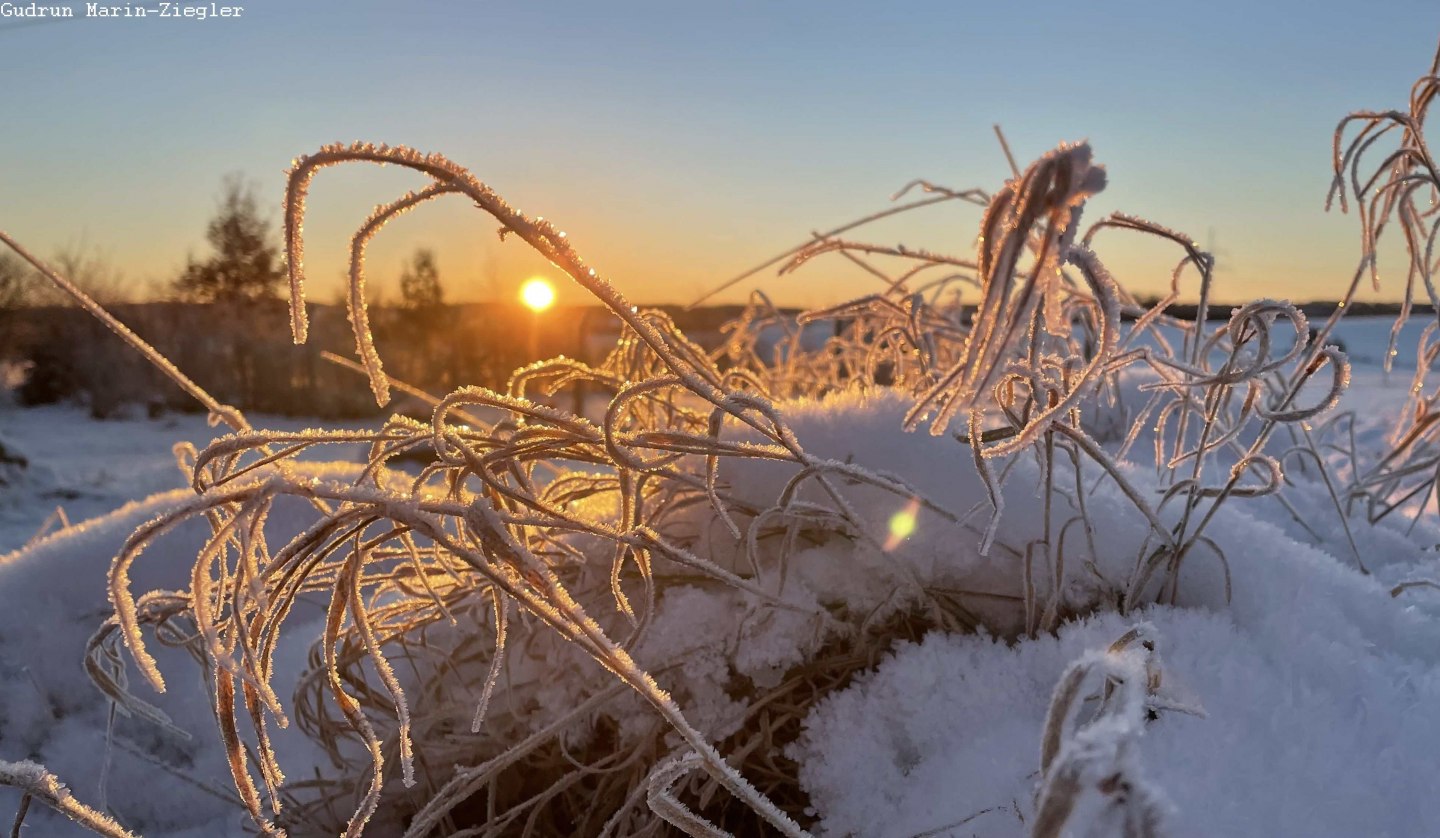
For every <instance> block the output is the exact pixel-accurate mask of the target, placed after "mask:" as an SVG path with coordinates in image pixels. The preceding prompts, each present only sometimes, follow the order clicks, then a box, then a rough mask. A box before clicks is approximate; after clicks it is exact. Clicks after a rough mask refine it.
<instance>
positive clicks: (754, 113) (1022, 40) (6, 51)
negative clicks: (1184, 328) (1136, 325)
mask: <svg viewBox="0 0 1440 838" xmlns="http://www.w3.org/2000/svg"><path fill="white" fill-rule="evenodd" d="M242 2H243V0H242ZM71 5H73V6H74V8H75V9H76V11H77V14H83V9H84V4H83V3H78V2H77V3H73V4H71ZM243 5H244V6H245V12H244V15H243V17H242V18H240V19H239V20H209V21H204V22H200V21H193V20H169V19H154V18H149V19H143V20H142V19H118V20H105V19H89V20H86V19H80V18H76V19H73V20H69V21H62V22H54V23H48V24H34V23H30V22H26V21H20V20H17V19H15V18H8V19H0V83H3V87H0V90H3V93H0V103H3V108H0V228H3V229H5V230H7V231H8V232H10V233H12V234H13V235H15V236H17V237H18V238H19V239H20V240H21V241H23V242H26V243H28V244H29V245H30V246H31V247H32V248H34V249H37V250H38V251H40V252H41V253H45V254H50V253H54V252H55V251H56V249H57V248H60V247H64V246H66V245H74V244H76V243H83V244H84V245H85V246H86V247H89V248H91V249H93V250H95V251H97V252H99V253H101V254H103V255H104V256H105V257H106V258H108V259H110V260H111V261H112V262H113V263H114V264H115V265H116V266H117V267H118V268H119V269H120V270H121V271H123V273H124V276H125V277H126V280H127V288H129V289H130V293H132V294H134V295H137V296H143V295H145V294H147V293H151V292H152V291H153V289H155V288H157V287H160V286H162V285H163V284H164V283H167V282H168V281H169V280H170V279H171V278H172V277H173V276H174V275H175V274H176V273H177V272H178V271H179V269H180V268H181V267H182V266H183V264H184V262H185V259H186V257H187V255H191V254H193V255H196V256H200V255H203V254H204V253H205V246H204V239H203V236H204V227H205V223H206V220H207V219H208V218H209V217H210V215H211V214H212V213H213V210H214V208H215V203H216V199H217V196H218V193H219V190H220V185H221V182H222V179H223V177H224V176H225V175H226V174H227V173H232V172H239V173H242V174H243V175H245V176H246V177H249V178H251V179H253V180H254V181H255V183H256V185H257V187H258V189H259V190H260V195H261V197H262V199H263V200H264V202H265V205H266V206H267V208H270V207H273V214H274V220H275V222H276V226H277V229H278V224H279V199H280V195H281V192H282V187H283V182H284V171H285V169H286V168H287V167H288V165H289V163H290V161H291V159H292V158H294V157H296V156H298V155H301V154H305V153H308V152H311V151H313V150H315V149H316V148H318V147H319V146H320V145H322V144H324V143H327V142H334V141H337V140H345V141H350V140H356V139H363V140H369V141H373V142H377V143H378V142H386V143H391V144H405V145H410V146H414V147H417V148H419V149H422V150H426V151H439V152H442V153H444V154H446V155H447V156H449V157H450V158H451V159H453V160H455V161H457V162H459V163H461V164H463V165H466V166H468V167H469V168H471V169H472V171H474V172H475V174H476V175H477V176H478V177H479V178H480V179H481V180H483V181H486V182H487V183H489V184H490V185H492V186H493V187H495V188H496V189H497V190H498V191H499V192H500V193H501V194H502V195H504V196H505V197H506V198H507V199H508V200H509V201H510V202H511V203H512V204H514V205H515V206H518V207H520V208H522V209H524V210H525V211H526V212H527V213H530V214H540V215H544V216H546V217H548V218H551V219H553V220H555V221H557V222H559V223H560V225H561V227H562V228H563V229H566V230H567V231H568V233H569V235H570V239H571V241H572V242H574V243H575V245H576V246H577V248H578V249H579V250H580V251H581V252H582V254H584V255H585V256H586V257H587V259H588V260H589V261H590V263H591V264H593V265H596V266H597V267H598V268H599V269H600V270H601V272H602V273H603V274H604V275H606V276H608V277H609V278H610V279H611V280H612V281H613V282H615V283H616V284H617V285H618V286H620V288H621V289H622V290H623V291H624V292H625V293H626V294H627V295H629V296H630V297H631V298H632V299H634V300H637V301H640V302H688V301H689V300H691V299H693V298H695V297H696V296H698V295H699V293H700V292H702V291H703V290H705V289H707V288H710V287H712V286H714V285H715V284H717V283H719V282H721V281H723V280H724V279H726V278H728V277H729V276H732V275H734V274H736V273H738V272H739V271H741V270H743V269H745V268H747V267H750V266H751V265H753V264H754V263H756V262H759V261H762V260H763V259H765V258H766V257H768V256H771V255H773V254H774V253H776V252H778V251H780V250H782V249H784V248H786V247H788V246H790V245H792V244H795V243H797V242H799V241H802V240H804V239H805V238H807V237H808V235H809V231H811V230H815V229H823V228H828V227H832V226H835V225H838V224H840V223H843V222H845V221H848V220H850V219H851V218H854V217H857V216H860V215H864V214H867V213H869V212H872V211H874V210H877V209H881V208H883V207H884V206H886V205H887V201H888V198H889V195H890V193H892V192H893V191H894V190H895V189H897V188H898V187H900V186H901V185H903V184H904V183H906V182H907V181H909V180H911V179H912V178H916V177H924V178H929V179H932V180H934V181H937V182H940V183H943V184H946V185H950V186H954V187H971V186H978V187H982V188H985V189H987V190H991V191H993V190H994V189H996V188H997V187H998V186H999V185H1000V184H1001V183H1002V182H1003V180H1004V179H1005V178H1006V177H1007V176H1008V168H1007V166H1006V164H1005V160H1004V157H1003V155H1002V154H1001V152H1000V149H999V147H998V144H997V143H996V141H995V138H994V135H993V134H992V132H991V124H992V123H1000V124H1002V125H1003V127H1004V129H1005V131H1006V133H1007V135H1008V136H1009V138H1010V142H1011V145H1012V147H1013V148H1014V150H1015V153H1016V155H1017V156H1018V157H1020V158H1022V160H1021V163H1022V165H1024V163H1025V162H1027V161H1028V160H1030V159H1033V158H1034V157H1035V156H1037V155H1039V154H1040V153H1043V152H1044V151H1046V150H1048V149H1049V148H1051V147H1053V146H1054V145H1055V144H1056V143H1057V142H1060V141H1062V140H1075V139H1082V138H1089V140H1090V141H1091V142H1092V144H1093V146H1094V150H1095V157H1096V159H1097V160H1098V161H1099V162H1101V163H1103V164H1105V165H1106V167H1107V169H1108V170H1109V181H1110V185H1109V188H1108V189H1107V190H1106V192H1105V193H1103V194H1102V195H1101V196H1100V197H1099V198H1098V199H1097V200H1096V201H1095V202H1094V204H1093V205H1092V208H1091V209H1090V211H1089V212H1088V213H1087V219H1088V220H1095V219H1097V218H1099V217H1100V216H1101V214H1102V213H1107V212H1110V211H1113V210H1124V211H1126V212H1130V213H1134V214H1138V215H1143V216H1146V217H1148V218H1151V219H1153V220H1155V221H1157V222H1159V223H1162V224H1165V225H1166V226H1169V227H1173V228H1177V229H1180V230H1182V231H1184V232H1186V233H1188V234H1190V235H1191V236H1193V237H1194V238H1196V239H1197V240H1199V241H1201V242H1202V243H1205V242H1210V241H1213V242H1214V243H1215V244H1216V245H1217V246H1218V250H1219V255H1220V261H1221V271H1220V272H1219V276H1218V284H1219V287H1218V294H1219V296H1220V297H1222V298H1225V299H1230V300H1236V299H1241V298H1245V299H1249V298H1251V297H1254V296H1288V297H1292V298H1295V299H1312V298H1334V297H1335V296H1337V295H1338V294H1339V293H1340V289H1341V288H1342V287H1343V285H1344V284H1345V283H1346V282H1347V281H1348V278H1349V276H1350V274H1351V272H1352V271H1353V269H1354V264H1355V259H1356V255H1357V244H1358V231H1357V228H1356V222H1355V220H1354V219H1353V218H1352V217H1347V216H1340V215H1339V214H1338V213H1332V214H1331V215H1328V216H1327V215H1326V214H1325V213H1324V212H1323V203H1324V197H1325V192H1326V189H1327V187H1328V185H1329V167H1330V148H1331V146H1330V142H1331V133H1332V132H1333V130H1334V127H1335V125H1336V123H1337V121H1338V120H1339V118H1340V117H1341V116H1343V115H1344V114H1345V113H1347V112H1348V111H1351V110H1356V109H1361V108H1389V107H1402V106H1403V105H1404V103H1405V101H1406V97H1407V95H1408V92H1409V88H1410V85H1411V83H1412V82H1413V81H1414V79H1415V78H1416V77H1417V76H1418V75H1420V74H1421V73H1422V72H1423V71H1425V70H1426V69H1427V68H1428V66H1429V62H1430V60H1431V57H1432V56H1433V54H1434V51H1435V45H1436V39H1437V36H1440V5H1437V4H1436V3H1435V2H1434V0H1412V1H1405V0H1397V1H1396V2H1376V3H1356V2H1354V0H1348V2H1330V0H1317V2H1273V3H1272V2H1257V0H1246V2H1229V1H1228V0H1219V2H1211V3H1187V4H1178V3H1177V4H1168V3H1160V2H1084V3H1079V2H1074V1H1073V0H1070V1H1069V2H1063V3H1052V2H1038V1H1037V0H1029V2H1016V3H1000V2H986V3H967V2H959V0H955V2H926V3H920V2H911V3H906V2H870V3H850V2H833V1H832V2H824V3H820V2H796V1H795V0H768V1H767V2H743V1H742V0H723V1H722V0H714V2H704V3H702V2H683V1H682V0H664V2H625V0H613V1H612V2H594V1H593V0H591V1H589V2H575V3H563V4H562V3H552V2H525V3H521V2H498V1H497V0H472V1H471V2H460V1H459V0H424V2H411V1H410V0H391V2H384V3H381V2H370V1H369V0H346V2H337V1H336V0H323V1H317V2H295V0H286V2H277V1H276V0H264V1H263V2H255V0H250V2H244V3H243ZM421 183H422V181H420V180H419V179H417V178H415V177H411V176H407V175H405V174H404V173H401V172H398V171H396V170H393V169H387V170H383V171H381V170H375V169H368V168H367V169H353V170H350V171H337V170H327V171H326V172H323V173H321V174H320V175H319V177H318V178H317V179H316V181H315V184H314V187H313V190H312V195H313V196H314V197H313V199H312V216H311V218H310V221H309V223H308V224H307V232H308V234H309V237H310V238H309V241H308V247H307V254H308V255H307V268H308V273H309V276H310V279H311V283H312V285H311V287H312V289H313V293H314V294H315V295H316V297H317V298H319V299H320V300H321V301H328V300H331V299H333V298H334V297H335V294H336V292H337V291H338V289H339V287H340V276H341V274H342V271H343V258H344V256H345V254H346V242H347V240H348V235H349V233H350V232H352V231H353V229H354V228H355V227H356V226H357V225H358V224H359V223H360V222H361V221H363V220H364V218H365V216H366V215H367V214H368V212H369V210H370V208H371V207H372V206H373V205H375V204H377V203H381V202H384V201H388V200H390V199H392V198H394V197H396V196H398V195H399V194H401V193H402V192H404V191H405V190H406V189H409V188H413V187H415V186H418V185H421ZM452 201H453V202H452V203H449V204H444V205H436V206H433V207H431V208H429V209H424V210H421V211H419V212H418V213H415V214H412V215H411V216H408V217H406V218H403V219H401V220H400V221H398V222H396V223H395V224H394V225H392V227H391V228H390V229H389V230H387V231H386V232H385V233H384V234H382V235H381V237H380V238H379V239H378V240H377V241H376V243H375V245H374V248H373V250H372V254H373V255H372V259H371V262H370V266H371V271H372V277H373V280H374V281H375V282H376V283H377V290H378V291H379V293H380V294H382V295H383V296H388V297H389V298H391V299H394V297H395V293H396V292H395V290H394V289H395V287H396V280H395V277H396V276H397V275H398V272H399V268H400V264H401V262H402V260H403V259H404V258H406V256H407V255H408V254H409V253H411V252H413V250H414V249H415V248H417V247H432V248H434V249H435V250H436V252H437V254H438V259H439V265H440V270H441V274H442V277H444V279H445V281H446V286H447V291H448V293H449V295H450V297H451V298H452V299H482V298H485V297H488V296H491V295H493V294H505V295H509V294H511V293H513V289H514V288H515V287H516V286H517V285H518V284H519V282H520V281H521V280H522V279H523V278H525V276H527V275H529V274H531V273H535V272H543V269H544V268H545V267H546V266H545V265H544V263H543V262H542V261H540V260H538V259H536V258H535V257H533V256H531V255H529V254H528V253H527V252H526V249H525V246H524V245H523V244H522V243H519V242H518V241H513V240H512V241H510V242H507V243H505V244H501V243H500V242H498V241H497V239H496V236H495V235H494V230H495V226H496V225H495V224H494V222H493V221H490V220H489V219H488V218H487V217H483V216H482V215H481V214H480V213H479V212H478V211H477V210H474V209H473V208H469V207H468V206H467V205H466V203H465V202H464V201H462V200H459V199H452ZM923 212H928V213H929V214H928V215H924V216H921V215H914V216H910V217H905V218H904V219H903V220H901V221H898V222H896V223H893V224H887V225H885V226H882V227H877V228H876V229H875V230H874V232H873V233H871V234H870V237H871V238H873V239H875V240H878V241H880V242H882V243H886V244H894V243H897V242H903V243H905V244H906V245H910V246H914V247H928V248H931V249H935V250H943V251H946V252H950V253H954V254H956V255H969V254H970V253H971V252H972V251H973V243H974V234H975V226H976V222H977V220H978V211H977V210H974V209H965V208H961V207H958V206H956V207H941V208H939V209H932V210H927V211H923ZM1099 247H1100V253H1101V256H1102V258H1103V259H1105V260H1106V261H1107V262H1108V263H1109V264H1110V266H1111V268H1112V270H1113V271H1114V272H1115V273H1116V275H1117V277H1119V278H1120V280H1121V281H1122V282H1123V283H1125V284H1127V285H1128V286H1129V287H1131V288H1134V289H1140V290H1154V291H1159V290H1160V289H1161V288H1162V287H1163V286H1164V285H1165V284H1167V283H1168V276H1169V269H1170V267H1171V265H1172V264H1173V262H1174V254H1172V253H1171V252H1169V251H1166V250H1163V249H1160V248H1156V247H1154V246H1151V245H1146V244H1138V243H1136V242H1135V241H1134V240H1127V239H1125V238H1124V237H1123V236H1113V237H1111V238H1107V239H1102V240H1101V241H1100V242H1099ZM552 273H553V272H552ZM1395 278H1396V279H1399V278H1400V277H1399V276H1398V275H1397V276H1396V277H1395ZM757 285H763V287H765V288H766V289H767V290H768V291H770V292H771V293H772V296H773V297H775V298H776V299H777V301H779V302H782V303H795V304H819V303H822V302H827V301H835V300H836V299H838V298H839V297H840V295H844V294H852V293H853V294H859V293H864V292H866V291H868V290H870V288H871V286H869V285H867V284H865V282H864V281H863V280H860V279H858V278H856V277H855V276H854V274H853V272H851V271H849V270H847V269H846V268H845V266H844V265H843V264H842V263H841V262H840V260H838V259H837V258H835V257H830V259H829V260H823V261H820V262H817V263H815V264H812V265H811V266H809V267H807V268H806V270H805V271H802V272H800V273H799V274H797V275H794V276H791V277H785V278H776V277H774V275H773V273H767V274H766V275H764V276H763V277H761V278H758V279H757V280H756V281H754V282H750V283H747V284H745V285H742V286H740V287H738V288H737V289H736V291H735V292H733V293H731V294H729V295H727V296H726V297H725V298H724V299H727V300H731V301H733V300H738V299H743V297H744V293H745V292H746V291H747V290H748V289H749V288H752V287H756V286H757ZM1398 292H1399V288H1398V285H1394V284H1392V285H1390V286H1388V287H1387V288H1386V293H1384V294H1382V295H1380V296H1382V297H1384V296H1393V295H1394V294H1396V293H1398ZM1366 298H1367V299H1374V298H1376V297H1375V295H1373V294H1372V295H1370V296H1368V297H1366ZM580 300H581V297H580V292H578V291H576V290H574V289H566V288H562V301H568V302H578V301H580Z"/></svg>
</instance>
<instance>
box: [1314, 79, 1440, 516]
mask: <svg viewBox="0 0 1440 838" xmlns="http://www.w3.org/2000/svg"><path fill="white" fill-rule="evenodd" d="M1437 95H1440V50H1437V52H1436V54H1435V59H1434V60H1433V61H1432V62H1431V64H1430V69H1429V71H1428V72H1427V73H1426V74H1425V75H1423V76H1421V77H1420V78H1419V79H1418V80H1417V81H1416V82H1415V84H1414V86H1413V87H1411V89H1410V101H1409V107H1408V108H1407V109H1406V110H1405V111H1398V110H1388V111H1359V112H1356V113H1352V114H1350V115H1349V116H1347V117H1345V118H1344V119H1343V120H1341V121H1340V125H1339V126H1338V127H1337V128H1336V129H1335V157H1334V166H1335V179H1334V181H1333V183H1332V185H1331V189H1330V200H1331V201H1335V200H1337V199H1338V201H1339V205H1340V208H1341V210H1342V211H1343V210H1348V208H1349V206H1350V201H1351V200H1352V199H1353V201H1354V204H1355V209H1356V212H1357V214H1358V215H1359V220H1360V233H1361V247H1360V254H1361V255H1360V264H1359V267H1358V268H1357V269H1356V272H1355V278H1354V280H1353V281H1352V282H1351V285H1350V289H1349V291H1348V292H1347V293H1346V296H1345V298H1344V302H1342V303H1341V305H1342V306H1343V305H1344V304H1345V303H1348V302H1349V301H1350V300H1351V299H1352V298H1353V296H1354V294H1355V291H1356V290H1357V289H1358V287H1359V285H1360V282H1361V280H1362V279H1363V278H1364V277H1365V276H1366V275H1367V274H1368V275H1369V276H1370V279H1371V283H1372V284H1373V285H1374V287H1375V288H1376V289H1378V288H1379V287H1380V272H1379V246H1380V242H1381V238H1382V236H1383V235H1384V233H1385V230H1386V228H1387V227H1389V226H1390V225H1391V224H1394V225H1396V226H1398V227H1399V228H1400V233H1401V235H1402V236H1403V237H1404V244H1405V252H1406V255H1407V257H1408V259H1407V264H1406V275H1405V295H1404V303H1403V306H1402V308H1401V312H1400V315H1399V316H1398V317H1397V318H1396V320H1395V325H1394V327H1393V328H1392V329H1391V332H1390V345H1389V347H1388V349H1387V352H1386V354H1385V369H1386V370H1387V371H1388V370H1389V369H1390V365H1391V362H1392V361H1393V360H1394V357H1395V356H1396V355H1397V354H1398V352H1399V350H1398V349H1396V342H1397V340H1398V339H1399V334H1400V327H1401V326H1402V325H1403V324H1404V323H1405V321H1406V320H1407V319H1408V317H1409V314H1410V307H1411V304H1412V303H1413V302H1414V300H1415V297H1416V295H1417V293H1418V292H1419V291H1420V290H1421V289H1422V288H1423V291H1424V294H1425V301H1426V302H1428V303H1429V304H1430V306H1431V307H1432V308H1433V310H1434V311H1435V316H1436V321H1435V322H1433V323H1430V324H1429V325H1428V326H1427V327H1426V328H1425V330H1424V332H1423V333H1422V334H1421V336H1420V339H1419V342H1418V344H1417V346H1416V366H1415V377H1414V380H1413V382H1412V383H1411V389H1410V399H1409V401H1408V402H1407V404H1406V406H1405V408H1404V409H1403V410H1402V411H1401V414H1400V416H1399V419H1398V422H1397V424H1396V427H1395V429H1394V431H1393V433H1392V434H1391V437H1390V450H1389V451H1388V452H1386V453H1385V455H1384V456H1382V457H1381V458H1379V459H1378V460H1377V461H1376V462H1374V463H1361V462H1359V460H1358V457H1357V456H1356V455H1355V453H1354V451H1353V448H1352V450H1351V458H1350V459H1351V463H1352V469H1353V471H1354V479H1353V481H1352V483H1351V485H1350V487H1349V489H1348V500H1349V501H1351V502H1356V501H1358V502H1361V503H1364V504H1365V506H1366V511H1367V514H1368V516H1369V518H1370V520H1371V521H1372V522H1373V521H1378V520H1380V519H1381V518H1384V517H1385V516H1387V515H1389V514H1390V513H1391V512H1393V511H1395V510H1396V509H1399V508H1402V507H1405V506H1407V505H1409V504H1410V503H1411V501H1418V503H1416V504H1415V513H1414V514H1415V516H1417V517H1418V516H1419V515H1420V514H1421V513H1423V512H1424V511H1425V510H1426V509H1427V508H1430V507H1431V497H1432V495H1433V494H1434V493H1435V492H1436V490H1437V487H1440V432H1437V427H1440V425H1437V421H1440V391H1432V392H1429V393H1427V392H1426V389H1425V388H1426V376H1427V374H1428V373H1429V371H1430V367H1431V364H1433V363H1434V361H1435V358H1436V355H1437V354H1440V342H1437V341H1436V329H1437V327H1440V292H1437V290H1436V287H1435V278H1436V273H1437V272H1440V252H1437V250H1436V240H1437V238H1440V204H1437V203H1436V202H1437V200H1440V168H1437V166H1436V162H1435V156H1434V154H1433V153H1432V152H1431V150H1430V145H1429V142H1428V141H1427V140H1426V138H1425V120H1426V119H1427V118H1428V116H1429V113H1430V105H1431V104H1432V103H1433V102H1434V101H1435V98H1436V96H1437ZM1352 126H1354V127H1358V129H1359V130H1358V131H1356V132H1355V133H1354V135H1353V136H1350V137H1349V139H1348V141H1347V133H1348V132H1349V130H1350V129H1351V128H1352ZM1395 133H1398V134H1399V139H1398V140H1397V141H1396V142H1395V147H1394V150H1392V151H1388V152H1387V153H1385V154H1384V156H1383V157H1382V158H1381V159H1380V161H1379V162H1378V163H1373V164H1372V162H1371V161H1373V160H1374V158H1375V156H1376V155H1378V154H1380V149H1383V148H1384V146H1383V144H1382V143H1383V141H1386V140H1388V139H1390V138H1392V137H1393V135H1394V134H1395ZM1340 313H1341V312H1338V311H1337V312H1336V316H1335V317H1332V318H1331V322H1329V323H1327V324H1326V326H1325V334H1328V333H1329V330H1330V329H1331V328H1333V326H1334V322H1335V320H1336V319H1338V316H1339V314H1340Z"/></svg>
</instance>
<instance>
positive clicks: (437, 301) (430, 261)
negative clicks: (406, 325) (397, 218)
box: [400, 248, 445, 316]
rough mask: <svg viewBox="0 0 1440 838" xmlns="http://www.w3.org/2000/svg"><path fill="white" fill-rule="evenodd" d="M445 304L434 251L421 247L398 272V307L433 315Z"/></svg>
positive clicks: (409, 311)
mask: <svg viewBox="0 0 1440 838" xmlns="http://www.w3.org/2000/svg"><path fill="white" fill-rule="evenodd" d="M444 304H445V292H444V289H442V288H441V287H440V270H439V269H438V268H437V267H435V253H434V251H431V250H428V249H425V248H421V249H420V250H417V251H415V258H414V260H413V261H412V262H411V264H410V265H409V266H408V267H406V268H405V270H404V271H403V272H402V273H401V274H400V307H401V308H403V309H405V310H406V311H407V312H408V313H410V314H417V315H421V316H426V315H433V314H434V313H435V312H436V311H438V310H439V309H440V307H441V306H443V305H444Z"/></svg>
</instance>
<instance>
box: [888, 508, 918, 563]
mask: <svg viewBox="0 0 1440 838" xmlns="http://www.w3.org/2000/svg"><path fill="white" fill-rule="evenodd" d="M919 512H920V501H919V499H918V498H912V499H911V500H910V502H909V503H907V504H905V508H904V509H901V510H900V511H899V512H896V513H895V514H894V515H891V516H890V526H889V529H890V532H889V535H887V536H886V538H885V550H886V551H887V552H888V551H890V550H894V549H895V548H896V547H899V546H900V543H901V542H903V541H904V540H905V539H907V538H909V537H910V536H911V535H913V534H914V533H915V527H916V525H917V523H918V522H919V518H918V515H919Z"/></svg>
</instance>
